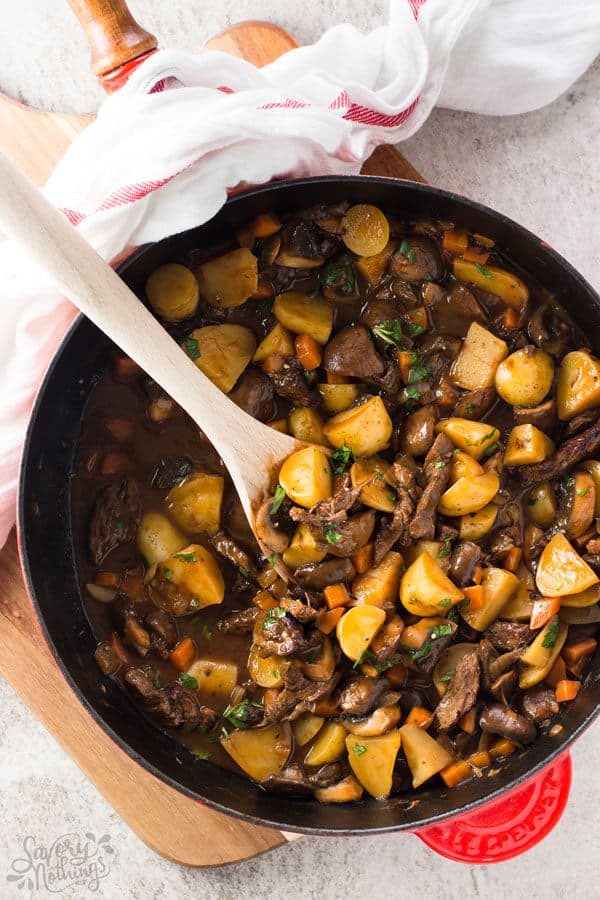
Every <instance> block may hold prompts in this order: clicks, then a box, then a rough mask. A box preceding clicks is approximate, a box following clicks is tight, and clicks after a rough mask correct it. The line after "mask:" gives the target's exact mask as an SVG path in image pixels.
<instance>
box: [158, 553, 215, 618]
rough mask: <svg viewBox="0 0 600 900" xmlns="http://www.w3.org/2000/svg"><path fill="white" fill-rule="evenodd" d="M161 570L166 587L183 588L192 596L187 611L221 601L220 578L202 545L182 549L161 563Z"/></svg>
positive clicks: (213, 561) (209, 554)
mask: <svg viewBox="0 0 600 900" xmlns="http://www.w3.org/2000/svg"><path fill="white" fill-rule="evenodd" d="M160 568H161V569H162V572H163V574H164V575H165V577H166V580H167V582H168V583H169V585H173V586H175V587H181V588H184V590H186V591H188V592H189V593H190V594H191V595H192V598H193V602H192V608H191V610H190V612H192V611H193V610H195V609H203V608H204V607H205V606H213V605H215V604H218V603H222V602H223V598H224V596H225V582H224V581H223V575H222V574H221V570H220V568H219V566H218V564H217V561H216V560H215V558H214V556H213V555H212V553H211V552H210V550H207V549H206V547H202V545H201V544H190V545H189V546H188V547H184V548H183V549H182V550H180V551H179V552H178V553H174V554H173V555H172V556H169V557H167V559H165V560H163V561H162V562H161V564H160Z"/></svg>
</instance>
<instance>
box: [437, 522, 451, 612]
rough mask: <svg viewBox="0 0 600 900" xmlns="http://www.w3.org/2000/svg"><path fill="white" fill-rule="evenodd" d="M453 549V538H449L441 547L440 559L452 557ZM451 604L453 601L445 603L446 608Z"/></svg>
mask: <svg viewBox="0 0 600 900" xmlns="http://www.w3.org/2000/svg"><path fill="white" fill-rule="evenodd" d="M451 549H452V538H451V537H447V538H446V539H445V541H444V543H443V545H442V546H441V547H440V551H439V553H438V559H445V558H446V557H447V556H450V550H451ZM444 602H445V601H442V603H444ZM451 602H452V601H451V600H449V601H448V603H445V605H446V606H449V605H450V603H451ZM442 603H439V604H438V605H439V606H441V605H442Z"/></svg>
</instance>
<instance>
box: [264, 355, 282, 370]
mask: <svg viewBox="0 0 600 900" xmlns="http://www.w3.org/2000/svg"><path fill="white" fill-rule="evenodd" d="M284 362H285V359H284V358H283V356H279V354H278V353H272V354H271V355H270V356H267V358H266V359H265V361H264V362H263V364H262V367H263V369H264V371H265V372H281V370H282V369H283V364H284Z"/></svg>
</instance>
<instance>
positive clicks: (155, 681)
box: [152, 675, 163, 688]
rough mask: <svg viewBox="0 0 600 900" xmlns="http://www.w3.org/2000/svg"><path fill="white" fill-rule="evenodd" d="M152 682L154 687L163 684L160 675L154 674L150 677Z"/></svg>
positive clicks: (159, 686)
mask: <svg viewBox="0 0 600 900" xmlns="http://www.w3.org/2000/svg"><path fill="white" fill-rule="evenodd" d="M152 684H153V685H154V687H155V688H161V687H162V686H163V684H162V679H161V677H160V675H155V676H154V678H153V679H152Z"/></svg>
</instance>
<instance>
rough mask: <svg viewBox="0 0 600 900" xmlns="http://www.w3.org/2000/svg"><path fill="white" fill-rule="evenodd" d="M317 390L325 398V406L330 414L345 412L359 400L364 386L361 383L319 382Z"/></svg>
mask: <svg viewBox="0 0 600 900" xmlns="http://www.w3.org/2000/svg"><path fill="white" fill-rule="evenodd" d="M317 390H318V392H319V394H320V395H321V397H322V398H323V406H324V407H325V410H326V412H328V413H329V415H331V416H333V415H335V414H336V413H340V412H344V410H345V409H349V407H351V406H352V404H353V403H354V402H355V401H356V400H358V398H359V397H360V395H361V392H362V390H363V388H362V387H361V385H360V384H318V385H317Z"/></svg>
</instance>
